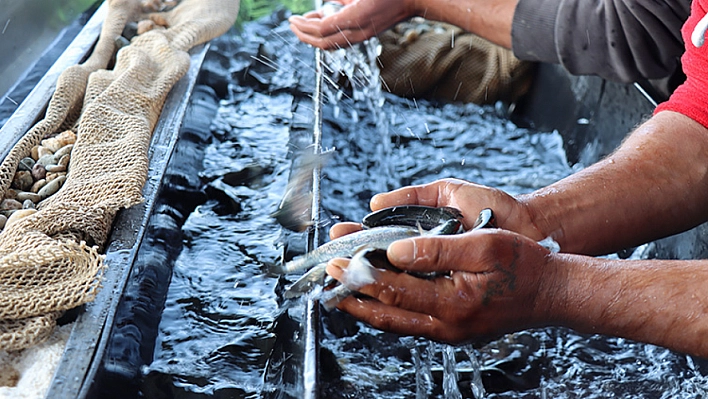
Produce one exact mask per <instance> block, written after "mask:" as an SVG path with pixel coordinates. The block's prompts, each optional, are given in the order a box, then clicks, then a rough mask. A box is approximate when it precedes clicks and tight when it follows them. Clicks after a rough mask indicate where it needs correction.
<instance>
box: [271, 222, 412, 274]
mask: <svg viewBox="0 0 708 399" xmlns="http://www.w3.org/2000/svg"><path fill="white" fill-rule="evenodd" d="M419 235H421V230H419V229H417V228H415V227H410V226H381V227H375V228H371V229H366V230H359V231H357V232H354V233H351V234H347V235H345V236H342V237H339V238H337V239H334V240H332V241H329V242H327V243H325V244H322V245H321V246H319V247H317V248H315V249H314V250H312V251H310V252H308V253H307V254H305V255H302V256H299V257H297V258H295V259H293V260H291V261H289V262H286V263H285V264H283V265H282V266H281V267H280V270H277V273H280V274H288V273H297V272H302V271H307V270H310V269H311V268H312V267H314V266H317V265H319V264H323V263H327V262H329V261H330V260H331V259H334V258H341V257H350V256H352V254H353V253H354V252H355V251H356V250H357V249H358V248H359V247H362V246H364V245H369V246H372V247H374V248H382V249H386V248H388V246H389V245H390V244H391V243H392V242H394V241H398V240H402V239H405V238H410V237H416V236H419Z"/></svg>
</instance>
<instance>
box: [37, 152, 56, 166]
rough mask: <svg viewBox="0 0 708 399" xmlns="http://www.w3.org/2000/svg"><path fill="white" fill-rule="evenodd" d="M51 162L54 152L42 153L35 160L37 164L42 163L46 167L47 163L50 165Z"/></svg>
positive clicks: (52, 161)
mask: <svg viewBox="0 0 708 399" xmlns="http://www.w3.org/2000/svg"><path fill="white" fill-rule="evenodd" d="M53 163H54V153H52V154H47V155H43V156H42V157H41V158H39V159H38V160H37V165H42V166H44V167H45V168H46V167H47V165H51V164H53Z"/></svg>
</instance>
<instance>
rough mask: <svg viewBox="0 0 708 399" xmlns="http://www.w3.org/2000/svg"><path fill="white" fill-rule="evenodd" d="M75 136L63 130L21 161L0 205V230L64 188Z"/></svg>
mask: <svg viewBox="0 0 708 399" xmlns="http://www.w3.org/2000/svg"><path fill="white" fill-rule="evenodd" d="M75 143H76V133H74V132H73V131H71V130H65V131H63V132H61V133H59V134H57V135H55V136H53V137H48V138H46V139H44V140H42V142H41V144H40V145H36V146H34V147H33V148H32V149H31V150H30V156H28V157H25V158H22V159H21V160H20V163H19V164H18V166H17V171H16V172H15V175H14V176H13V179H12V183H11V187H10V188H8V189H7V190H6V192H5V197H4V198H3V199H2V200H1V201H0V230H1V229H3V228H5V226H6V225H9V223H10V221H14V220H17V219H18V218H20V217H24V216H27V215H28V214H31V213H34V212H35V211H36V210H35V208H36V206H37V204H38V203H39V202H41V201H42V200H44V199H46V198H48V197H50V196H51V195H53V194H55V193H56V192H57V191H59V189H60V188H61V187H62V186H63V185H64V182H65V181H66V173H67V170H69V164H70V163H71V152H72V150H73V149H74V144H75Z"/></svg>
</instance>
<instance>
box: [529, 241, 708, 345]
mask: <svg viewBox="0 0 708 399" xmlns="http://www.w3.org/2000/svg"><path fill="white" fill-rule="evenodd" d="M555 256H556V260H557V262H556V263H555V267H556V272H558V273H559V274H557V275H556V278H554V279H553V281H554V282H555V286H554V287H553V288H554V291H553V295H552V296H543V298H544V302H542V303H540V306H539V307H538V309H537V310H538V311H539V314H541V315H542V316H541V317H542V318H543V317H544V316H543V314H544V313H545V314H553V315H555V316H556V317H557V319H555V320H547V321H546V322H551V323H553V324H557V325H563V326H566V327H570V328H573V329H575V330H577V331H580V332H585V333H599V334H605V335H611V336H621V337H625V338H629V339H633V340H636V341H641V342H647V343H652V344H655V345H660V346H664V347H667V348H670V349H673V350H677V351H680V352H684V353H690V354H692V355H697V356H700V357H708V341H706V340H705V337H706V334H708V317H707V316H708V314H707V313H708V294H707V291H706V285H708V261H705V260H700V261H698V260H697V261H675V260H672V261H660V260H651V261H619V260H607V259H599V258H590V257H584V256H579V255H567V254H560V255H555ZM550 284H553V282H549V285H550ZM558 287H564V288H563V289H562V290H558ZM542 292H545V291H542Z"/></svg>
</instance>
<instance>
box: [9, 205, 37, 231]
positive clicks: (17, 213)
mask: <svg viewBox="0 0 708 399" xmlns="http://www.w3.org/2000/svg"><path fill="white" fill-rule="evenodd" d="M36 212H37V210H36V209H21V210H18V211H15V212H13V213H12V215H10V217H9V218H7V221H6V222H5V227H8V226H10V225H11V224H13V223H15V222H17V221H18V220H20V219H22V218H24V217H27V216H29V215H32V214H34V213H36Z"/></svg>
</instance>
